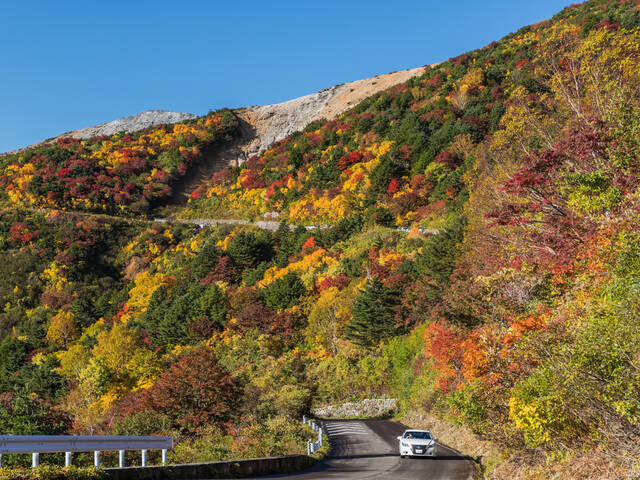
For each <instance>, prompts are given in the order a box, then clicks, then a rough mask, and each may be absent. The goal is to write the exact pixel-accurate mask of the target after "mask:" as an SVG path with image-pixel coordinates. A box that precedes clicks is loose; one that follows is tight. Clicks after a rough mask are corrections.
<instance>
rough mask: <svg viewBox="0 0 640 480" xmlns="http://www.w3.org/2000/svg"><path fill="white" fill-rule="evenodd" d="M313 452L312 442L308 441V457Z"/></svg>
mask: <svg viewBox="0 0 640 480" xmlns="http://www.w3.org/2000/svg"><path fill="white" fill-rule="evenodd" d="M312 453H313V452H312V451H311V440H307V455H311V454H312Z"/></svg>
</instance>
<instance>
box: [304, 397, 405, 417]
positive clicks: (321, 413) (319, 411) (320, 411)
mask: <svg viewBox="0 0 640 480" xmlns="http://www.w3.org/2000/svg"><path fill="white" fill-rule="evenodd" d="M397 405H398V401H397V400H396V399H395V398H367V399H364V400H361V401H359V402H346V403H341V404H338V405H326V406H323V407H316V408H312V409H311V413H313V414H314V415H315V416H316V417H320V418H379V417H386V416H388V415H390V414H392V413H393V412H395V411H396V408H397Z"/></svg>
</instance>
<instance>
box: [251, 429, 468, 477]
mask: <svg viewBox="0 0 640 480" xmlns="http://www.w3.org/2000/svg"><path fill="white" fill-rule="evenodd" d="M323 423H324V425H323V427H324V431H325V432H328V434H329V437H330V438H331V452H330V453H329V455H328V456H327V457H326V458H325V459H324V460H323V461H321V462H318V463H317V464H316V465H315V466H313V467H312V468H310V469H308V470H304V471H302V472H298V473H292V474H288V475H272V476H268V477H261V478H270V479H295V480H298V479H299V480H307V479H320V478H323V479H393V480H409V479H411V480H414V479H430V480H438V479H447V480H466V479H470V478H473V472H474V466H473V464H472V462H471V461H470V460H468V459H467V458H466V457H463V456H461V455H460V454H459V453H457V452H456V451H455V450H452V449H450V448H448V447H447V446H445V445H442V444H438V450H437V456H436V457H435V458H400V456H399V455H398V440H397V439H396V437H397V436H398V435H400V434H402V432H403V431H404V430H405V429H406V428H407V427H406V426H405V425H402V424H400V423H396V422H391V421H387V420H327V421H324V422H323ZM433 433H434V434H435V435H436V436H437V432H433Z"/></svg>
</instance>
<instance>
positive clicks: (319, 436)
mask: <svg viewBox="0 0 640 480" xmlns="http://www.w3.org/2000/svg"><path fill="white" fill-rule="evenodd" d="M318 443H319V444H320V446H322V427H320V428H318Z"/></svg>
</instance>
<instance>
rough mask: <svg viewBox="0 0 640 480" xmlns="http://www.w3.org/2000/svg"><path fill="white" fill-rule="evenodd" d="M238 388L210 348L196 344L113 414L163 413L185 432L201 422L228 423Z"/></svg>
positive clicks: (235, 407)
mask: <svg viewBox="0 0 640 480" xmlns="http://www.w3.org/2000/svg"><path fill="white" fill-rule="evenodd" d="M240 393H241V392H240V388H239V386H238V385H237V384H236V382H235V381H234V380H233V378H232V377H231V376H230V375H229V374H228V373H227V372H226V371H225V370H224V369H223V368H222V367H221V366H220V365H219V364H218V362H217V360H216V357H215V353H214V351H213V350H211V349H210V348H206V347H205V348H200V349H198V350H194V351H192V352H190V353H188V354H186V355H184V356H183V357H182V358H180V360H178V361H177V362H176V363H174V364H173V365H171V366H170V367H169V368H168V369H167V370H166V371H165V372H164V373H163V374H162V375H160V377H159V378H158V380H157V381H156V383H155V384H154V385H153V386H152V387H151V388H149V389H146V390H138V391H136V392H133V393H132V394H130V395H128V396H127V397H125V398H124V399H122V401H121V402H120V403H119V404H118V406H117V407H116V418H117V417H124V416H128V415H131V414H134V413H138V412H142V411H153V412H156V413H159V414H163V415H166V416H167V418H169V419H170V421H171V424H172V426H173V428H175V429H177V430H180V431H183V432H185V433H187V434H190V433H194V432H195V431H197V430H198V429H199V428H201V427H203V426H209V425H215V426H219V427H225V426H228V424H229V422H230V421H231V420H232V419H233V418H234V417H235V415H236V412H237V409H238V407H239V404H240V398H242V396H241V395H240Z"/></svg>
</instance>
